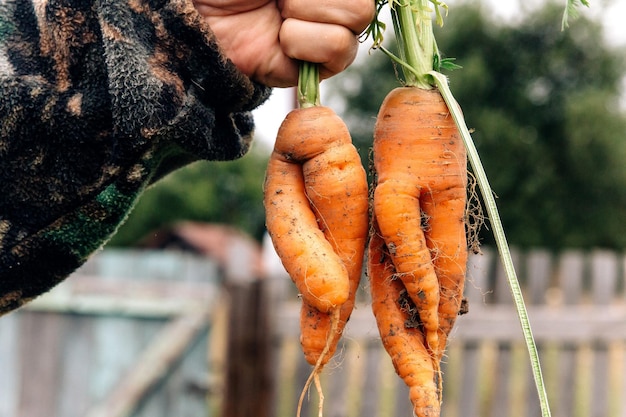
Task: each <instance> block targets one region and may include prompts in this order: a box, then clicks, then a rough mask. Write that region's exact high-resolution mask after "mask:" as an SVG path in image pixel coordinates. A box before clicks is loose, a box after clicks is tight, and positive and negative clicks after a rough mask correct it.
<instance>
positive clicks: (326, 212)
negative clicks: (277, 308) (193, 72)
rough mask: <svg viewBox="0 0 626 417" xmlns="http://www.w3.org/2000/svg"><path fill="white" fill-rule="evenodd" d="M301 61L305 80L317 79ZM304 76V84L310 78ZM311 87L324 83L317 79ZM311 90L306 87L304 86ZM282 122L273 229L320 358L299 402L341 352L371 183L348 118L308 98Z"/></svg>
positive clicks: (271, 187) (269, 204)
mask: <svg viewBox="0 0 626 417" xmlns="http://www.w3.org/2000/svg"><path fill="white" fill-rule="evenodd" d="M311 69H312V70H313V71H312V73H313V78H314V79H315V78H317V72H316V68H315V66H311V65H309V64H303V65H302V71H301V80H302V79H303V78H306V79H307V80H308V82H310V79H311V74H308V72H310V70H311ZM308 82H304V84H305V85H306V84H308ZM312 84H313V86H312V88H313V89H316V88H317V80H315V81H314V82H313V83H312ZM302 95H303V96H305V97H304V98H305V99H306V94H302ZM302 104H305V105H304V106H303V107H302V108H299V109H296V110H293V111H292V112H290V113H289V114H288V115H287V117H286V118H285V120H284V121H283V123H282V125H281V126H280V128H279V131H278V136H277V139H276V143H275V145H274V150H273V152H272V155H271V157H270V161H269V163H268V168H267V174H266V180H265V198H264V203H265V209H266V224H267V229H268V232H269V234H270V236H271V237H272V241H273V243H274V247H275V248H276V251H277V253H278V255H279V257H280V259H281V260H282V262H283V265H284V266H285V269H286V270H287V272H288V273H289V275H290V276H291V278H292V279H293V280H294V282H295V284H296V286H297V287H298V290H299V291H300V293H301V294H302V301H303V305H302V310H301V311H302V312H301V329H302V335H301V344H302V348H303V351H304V354H305V358H306V359H307V361H308V362H309V363H311V364H312V365H314V368H313V371H312V372H311V376H310V378H309V379H308V381H307V383H306V384H305V387H304V389H303V391H302V395H301V397H300V401H299V403H298V411H297V414H298V415H299V413H300V409H301V405H302V400H303V398H304V394H305V392H306V390H307V389H308V386H309V384H310V383H311V382H312V381H315V383H316V386H317V387H318V391H319V393H320V415H321V409H322V403H323V394H322V392H321V387H320V384H319V373H320V371H321V369H322V367H323V366H324V365H325V364H326V363H327V362H328V360H329V359H330V358H331V357H332V355H333V354H334V352H335V350H336V347H337V343H338V341H339V338H340V336H341V334H342V332H343V329H344V327H345V324H346V322H347V320H348V318H349V316H350V314H351V312H352V309H353V307H354V299H355V295H356V290H357V288H358V285H359V281H360V277H361V270H362V263H363V257H364V252H365V244H366V240H367V233H368V186H367V178H366V174H365V170H364V169H363V166H362V164H361V160H360V157H359V154H358V152H357V150H356V148H355V147H354V145H352V139H351V137H350V133H349V132H348V129H347V127H346V125H345V124H344V123H343V121H342V120H341V119H340V118H339V117H338V116H337V115H336V114H335V113H334V112H333V111H332V110H331V109H330V108H328V107H323V106H320V105H317V104H318V103H317V100H308V101H307V100H304V103H302Z"/></svg>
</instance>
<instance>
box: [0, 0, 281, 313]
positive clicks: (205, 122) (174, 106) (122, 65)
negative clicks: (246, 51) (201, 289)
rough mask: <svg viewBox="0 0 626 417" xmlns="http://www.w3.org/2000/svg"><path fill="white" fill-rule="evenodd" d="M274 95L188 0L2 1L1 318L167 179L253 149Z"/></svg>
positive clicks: (74, 263)
mask: <svg viewBox="0 0 626 417" xmlns="http://www.w3.org/2000/svg"><path fill="white" fill-rule="evenodd" d="M269 94H270V89H269V88H267V87H264V86H261V85H258V84H255V83H253V82H252V81H251V80H250V79H248V78H247V77H246V76H244V75H243V74H241V73H240V72H239V71H238V70H237V69H236V68H235V66H234V65H233V64H232V62H230V61H229V60H227V59H226V58H225V56H224V55H223V54H222V53H221V52H220V49H219V48H218V46H217V44H216V41H215V38H214V35H213V34H212V32H211V30H210V28H209V27H208V26H207V24H206V23H205V22H204V21H203V20H202V18H201V17H200V16H199V14H198V13H197V12H196V10H195V8H194V6H193V4H192V2H191V0H0V315H2V314H4V313H6V312H8V311H11V310H13V309H15V308H17V307H19V306H20V305H22V304H24V303H25V302H28V301H29V300H31V299H33V298H34V297H36V296H38V295H39V294H41V293H43V292H45V291H47V290H49V289H50V288H52V287H53V286H54V285H56V284H57V283H58V282H60V281H62V280H63V279H64V278H65V277H67V275H69V274H70V273H71V272H73V271H74V270H75V269H76V268H78V267H79V266H80V265H81V264H82V263H84V261H85V260H86V259H87V257H88V256H89V255H90V254H91V253H92V252H94V251H95V250H96V249H98V248H99V247H101V246H102V245H103V244H104V243H105V242H106V241H107V240H108V239H109V238H110V237H111V236H112V234H113V233H114V232H115V231H116V229H117V228H118V226H119V225H120V224H121V223H122V222H123V221H124V219H125V218H126V216H127V213H128V212H129V210H130V209H131V208H132V206H133V204H134V202H135V201H136V199H137V198H138V196H139V195H140V194H141V192H142V191H143V190H144V189H145V187H146V186H148V185H149V184H151V183H153V182H154V181H155V180H157V179H158V178H160V177H162V176H163V175H165V174H167V173H168V172H171V171H172V170H174V169H176V168H179V167H181V166H183V165H185V164H188V163H190V162H192V161H195V160H199V159H207V160H229V159H234V158H238V157H240V156H242V155H243V154H244V153H245V152H246V151H247V149H248V147H249V144H250V140H251V135H252V129H253V123H252V118H251V116H250V113H249V111H250V110H252V109H253V108H255V107H256V106H258V105H259V104H260V103H262V102H263V101H264V100H265V99H266V98H267V97H268V96H269Z"/></svg>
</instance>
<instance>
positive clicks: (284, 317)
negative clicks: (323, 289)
mask: <svg viewBox="0 0 626 417" xmlns="http://www.w3.org/2000/svg"><path fill="white" fill-rule="evenodd" d="M285 304H286V305H285V306H284V308H283V313H282V314H281V325H280V326H279V327H277V328H276V330H275V331H276V333H277V335H278V336H279V337H294V336H295V335H297V334H299V333H298V332H299V330H297V329H298V320H299V306H298V305H297V304H296V303H290V304H287V303H285ZM366 309H367V306H360V307H359V308H357V309H356V310H355V311H354V312H353V313H352V316H351V317H350V328H349V329H347V330H346V336H347V337H351V338H356V339H360V338H364V339H368V338H372V337H377V335H376V334H374V333H373V332H372V326H375V323H374V322H373V320H374V319H373V317H372V315H371V313H370V312H369V311H367V310H366ZM527 310H528V315H529V318H530V320H531V323H532V326H533V335H534V336H535V339H536V340H537V341H552V342H559V341H560V342H571V343H584V342H587V341H589V340H590V339H597V340H604V341H607V342H611V341H621V340H626V305H623V304H620V305H609V306H593V305H574V306H565V305H564V306H561V307H552V306H543V305H541V306H528V309H527ZM294 329H295V330H294ZM348 330H349V331H348ZM484 340H489V341H496V342H498V341H503V342H513V343H518V342H521V341H523V335H522V331H521V329H520V324H519V319H518V317H517V312H516V311H515V309H514V308H513V306H512V305H499V304H496V305H489V306H483V307H476V306H475V308H473V309H472V312H471V314H467V315H465V316H461V317H459V319H458V320H457V326H455V329H454V334H453V337H452V341H453V342H462V341H477V342H481V341H484Z"/></svg>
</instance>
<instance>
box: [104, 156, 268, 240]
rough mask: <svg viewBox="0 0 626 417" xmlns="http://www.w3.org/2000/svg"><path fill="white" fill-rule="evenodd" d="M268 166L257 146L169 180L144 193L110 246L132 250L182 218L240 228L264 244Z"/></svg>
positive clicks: (190, 168)
mask: <svg viewBox="0 0 626 417" xmlns="http://www.w3.org/2000/svg"><path fill="white" fill-rule="evenodd" d="M266 165H267V154H266V153H262V152H261V151H258V150H256V149H255V148H253V150H252V151H250V152H249V153H248V154H247V155H246V156H244V157H243V158H241V159H239V160H237V161H230V162H205V161H202V162H196V163H194V164H191V165H189V166H187V167H185V168H183V169H180V170H178V171H176V172H174V173H173V174H170V175H168V176H166V177H165V178H164V179H162V180H160V181H159V182H157V183H156V184H155V185H154V186H153V187H151V188H150V189H148V190H147V191H146V192H145V193H144V194H143V196H142V197H141V198H140V200H139V202H138V203H137V206H136V207H135V209H134V210H133V212H132V213H131V215H130V216H129V218H128V220H127V222H126V223H125V224H124V225H123V226H122V227H121V228H120V230H119V231H118V232H117V234H116V235H115V236H114V238H113V239H112V240H111V242H110V243H109V244H110V245H111V246H129V245H132V244H134V243H136V242H137V241H138V240H139V239H141V238H143V237H145V236H146V235H147V234H148V233H149V232H151V231H154V230H155V229H158V228H161V227H164V226H167V225H170V224H172V223H176V222H178V221H181V220H192V221H202V222H211V223H225V224H231V225H235V226H237V227H239V228H241V229H242V230H244V231H245V232H247V233H249V234H250V235H252V236H254V237H255V238H257V239H259V240H260V239H261V238H262V236H263V232H264V230H265V218H264V211H263V188H262V187H263V178H264V175H265V167H266Z"/></svg>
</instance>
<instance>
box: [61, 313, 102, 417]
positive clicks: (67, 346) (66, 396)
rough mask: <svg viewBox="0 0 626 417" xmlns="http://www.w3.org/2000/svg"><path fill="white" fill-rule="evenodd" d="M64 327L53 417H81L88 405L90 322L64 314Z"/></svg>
mask: <svg viewBox="0 0 626 417" xmlns="http://www.w3.org/2000/svg"><path fill="white" fill-rule="evenodd" d="M63 320H64V321H65V322H66V323H67V326H65V328H64V333H63V334H62V335H61V339H62V343H61V351H62V355H63V357H62V360H61V363H62V364H63V366H62V367H61V368H60V370H59V371H60V375H59V379H58V383H57V386H58V395H59V400H58V408H57V412H56V414H52V415H56V416H62V417H84V416H85V412H86V411H87V410H88V409H89V407H90V405H91V400H92V398H91V390H90V388H91V387H90V384H89V374H90V372H93V371H94V369H93V368H91V367H90V366H89V364H92V363H93V362H94V361H93V352H94V350H95V349H94V338H93V332H92V330H93V319H92V318H90V317H87V316H80V315H69V314H65V315H64V316H63Z"/></svg>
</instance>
